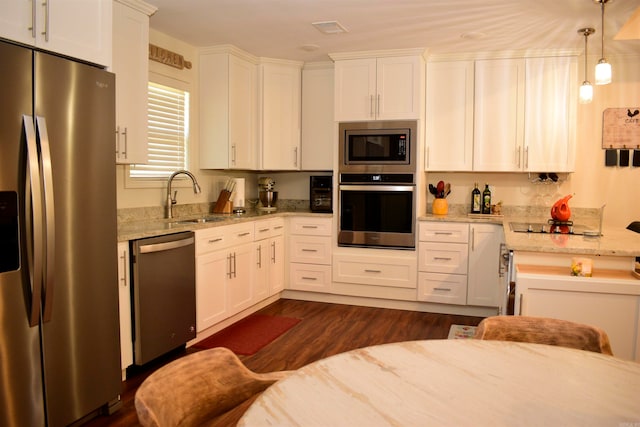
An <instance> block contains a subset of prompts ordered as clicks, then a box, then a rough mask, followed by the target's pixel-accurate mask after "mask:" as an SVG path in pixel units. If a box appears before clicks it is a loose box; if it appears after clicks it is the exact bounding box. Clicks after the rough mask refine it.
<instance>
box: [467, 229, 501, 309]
mask: <svg viewBox="0 0 640 427" xmlns="http://www.w3.org/2000/svg"><path fill="white" fill-rule="evenodd" d="M470 233H471V235H470V238H469V240H470V242H469V274H468V279H467V280H468V283H467V305H478V306H485V307H499V306H500V305H501V302H502V295H503V293H502V290H503V287H504V286H503V285H502V284H501V279H500V263H501V259H500V244H501V243H503V242H504V232H503V231H502V226H500V225H494V224H471V226H470Z"/></svg>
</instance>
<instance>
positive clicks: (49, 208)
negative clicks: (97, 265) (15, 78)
mask: <svg viewBox="0 0 640 427" xmlns="http://www.w3.org/2000/svg"><path fill="white" fill-rule="evenodd" d="M36 131H37V133H38V137H39V141H40V173H41V174H42V181H43V187H44V188H43V190H44V217H45V227H46V240H45V251H46V252H45V253H46V258H45V263H44V288H43V290H42V292H43V299H44V309H43V313H42V318H43V320H44V322H48V321H50V320H51V314H52V310H53V293H54V292H53V290H54V285H55V280H54V277H55V275H54V272H55V244H56V233H55V230H56V228H55V224H56V221H55V210H54V201H53V199H54V197H53V196H54V195H53V173H52V170H51V150H50V148H49V134H48V132H47V121H46V120H45V118H44V117H41V116H36Z"/></svg>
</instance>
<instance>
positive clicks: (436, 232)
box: [418, 221, 469, 243]
mask: <svg viewBox="0 0 640 427" xmlns="http://www.w3.org/2000/svg"><path fill="white" fill-rule="evenodd" d="M418 240H420V241H421V242H446V243H468V242H469V224H467V223H458V222H424V221H423V222H421V223H420V226H419V228H418Z"/></svg>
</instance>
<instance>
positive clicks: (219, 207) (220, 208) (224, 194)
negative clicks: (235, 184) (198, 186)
mask: <svg viewBox="0 0 640 427" xmlns="http://www.w3.org/2000/svg"><path fill="white" fill-rule="evenodd" d="M230 197H231V192H230V191H228V190H222V191H220V194H219V195H218V200H217V201H216V204H215V205H214V206H213V213H230V212H231V209H232V207H231V202H230V201H229V198H230Z"/></svg>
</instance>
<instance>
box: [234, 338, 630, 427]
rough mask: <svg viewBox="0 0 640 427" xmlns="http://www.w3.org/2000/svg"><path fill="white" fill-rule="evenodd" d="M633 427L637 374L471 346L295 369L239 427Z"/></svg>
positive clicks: (617, 363)
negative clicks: (526, 426) (525, 426)
mask: <svg viewBox="0 0 640 427" xmlns="http://www.w3.org/2000/svg"><path fill="white" fill-rule="evenodd" d="M514 425H528V426H560V425H562V426H611V427H638V426H640V364H639V363H636V362H631V361H626V360H622V359H618V358H616V357H612V356H607V355H602V354H599V353H593V352H589V351H583V350H575V349H569V348H564V347H555V346H548V345H541V344H529V343H516V342H504V341H482V340H474V339H458V340H427V341H407V342H400V343H393V344H384V345H379V346H372V347H365V348H361V349H357V350H353V351H349V352H346V353H341V354H337V355H334V356H331V357H328V358H326V359H322V360H319V361H317V362H314V363H311V364H309V365H307V366H304V367H302V368H300V369H298V370H297V371H295V372H294V373H293V374H291V375H290V376H288V377H287V378H285V379H283V380H280V381H278V382H277V383H275V384H273V385H272V386H271V387H269V388H268V389H267V390H266V391H265V392H264V393H263V394H262V395H261V396H260V397H258V398H257V399H256V400H255V401H254V402H253V404H252V405H251V406H250V407H249V409H248V410H247V411H246V412H245V414H244V416H243V417H242V418H241V420H240V421H239V423H238V426H241V427H259V426H304V427H314V426H322V427H329V426H331V427H340V426H348V427H360V426H363V427H365V426H366V427H372V426H395V427H411V426H421V427H423V426H514Z"/></svg>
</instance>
